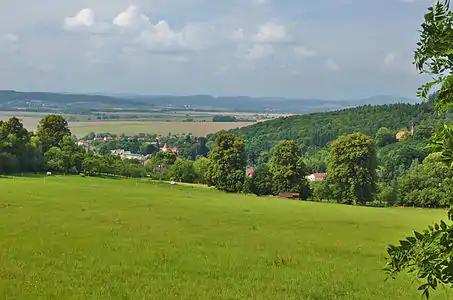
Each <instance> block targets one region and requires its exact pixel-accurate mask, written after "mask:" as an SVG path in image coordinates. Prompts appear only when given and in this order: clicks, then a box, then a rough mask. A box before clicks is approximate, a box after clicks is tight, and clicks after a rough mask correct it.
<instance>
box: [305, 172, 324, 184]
mask: <svg viewBox="0 0 453 300" xmlns="http://www.w3.org/2000/svg"><path fill="white" fill-rule="evenodd" d="M305 178H307V180H308V181H312V182H314V181H322V180H324V179H325V178H326V173H314V174H311V175H308V176H307V177H305Z"/></svg>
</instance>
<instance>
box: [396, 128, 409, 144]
mask: <svg viewBox="0 0 453 300" xmlns="http://www.w3.org/2000/svg"><path fill="white" fill-rule="evenodd" d="M408 135H410V133H409V132H408V131H405V130H403V131H400V132H398V133H397V134H396V136H395V138H396V139H397V140H398V141H402V140H404V139H406V138H407V136H408Z"/></svg>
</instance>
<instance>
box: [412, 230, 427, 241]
mask: <svg viewBox="0 0 453 300" xmlns="http://www.w3.org/2000/svg"><path fill="white" fill-rule="evenodd" d="M414 235H415V237H416V238H417V239H418V240H419V241H422V240H423V239H424V238H425V237H424V236H423V234H421V233H420V232H417V231H414Z"/></svg>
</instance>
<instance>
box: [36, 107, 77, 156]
mask: <svg viewBox="0 0 453 300" xmlns="http://www.w3.org/2000/svg"><path fill="white" fill-rule="evenodd" d="M36 135H37V136H38V137H39V139H40V140H41V143H42V149H43V152H44V153H45V152H47V150H49V149H50V148H52V147H59V144H60V143H61V141H62V140H63V137H65V136H71V130H69V127H68V122H66V120H65V119H64V118H63V117H62V116H60V115H48V116H46V117H45V118H43V119H41V121H39V124H38V130H37V131H36Z"/></svg>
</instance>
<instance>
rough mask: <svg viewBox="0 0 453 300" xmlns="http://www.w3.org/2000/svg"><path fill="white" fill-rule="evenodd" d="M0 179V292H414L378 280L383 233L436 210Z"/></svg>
mask: <svg viewBox="0 0 453 300" xmlns="http://www.w3.org/2000/svg"><path fill="white" fill-rule="evenodd" d="M0 190H1V195H2V196H1V198H0V214H1V220H2V221H1V222H0V295H1V296H2V298H3V299H190V300H192V299H206V300H208V299H209V300H211V299H260V300H262V299H273V300H274V299H285V300H288V299H348V300H350V299H357V300H359V299H360V300H363V299H389V300H390V299H391V300H394V299H420V294H419V293H418V292H417V291H416V283H411V282H409V281H408V280H407V278H406V277H405V276H403V277H401V278H398V279H397V280H395V281H393V280H390V281H388V282H387V283H386V282H384V280H385V278H386V276H385V274H384V273H383V272H382V271H381V269H382V268H383V266H384V264H385V260H384V257H385V250H386V245H387V243H389V242H396V241H397V240H398V239H399V238H401V237H404V236H405V235H406V234H409V233H410V232H411V231H412V230H414V229H423V228H425V227H426V226H427V225H428V224H430V223H432V222H433V221H437V220H439V219H441V218H444V217H445V211H442V210H421V209H401V208H389V209H387V208H386V209H375V208H363V207H351V206H346V205H331V204H319V203H309V202H300V201H291V200H279V199H270V198H257V197H254V196H244V195H230V194H225V193H221V192H217V191H214V190H211V189H207V188H198V187H192V186H181V185H174V186H170V185H167V184H159V183H150V182H146V181H143V182H139V181H136V180H115V179H95V178H81V177H69V176H52V177H48V178H47V179H44V178H22V177H16V178H0ZM448 292H449V291H448V290H446V289H441V290H440V291H439V292H437V293H435V294H434V295H433V298H432V299H452V296H453V294H451V293H450V294H448Z"/></svg>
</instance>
